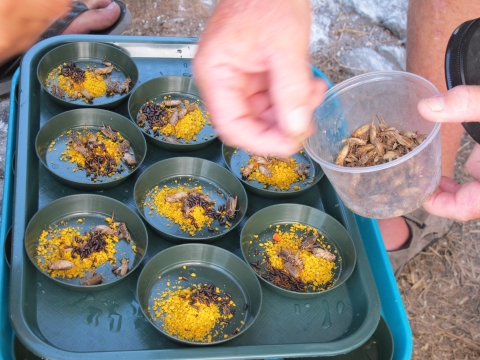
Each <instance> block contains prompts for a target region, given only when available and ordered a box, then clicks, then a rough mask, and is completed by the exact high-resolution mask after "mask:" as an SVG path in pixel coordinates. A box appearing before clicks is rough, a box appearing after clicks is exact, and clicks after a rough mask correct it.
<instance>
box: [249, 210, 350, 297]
mask: <svg viewBox="0 0 480 360" xmlns="http://www.w3.org/2000/svg"><path fill="white" fill-rule="evenodd" d="M292 223H300V224H303V225H308V226H311V227H314V228H316V229H317V230H318V231H319V233H320V234H322V235H324V236H325V242H326V243H327V244H329V245H331V247H332V250H337V253H336V257H337V259H336V260H335V263H336V266H337V269H336V270H335V271H334V280H333V285H332V286H331V287H330V288H328V289H326V290H320V291H315V292H295V291H291V290H287V289H284V288H281V287H279V286H276V285H273V284H272V283H271V282H270V281H267V280H266V279H264V278H263V277H262V276H261V275H262V274H263V273H264V271H265V264H262V265H261V268H257V267H255V266H253V265H252V268H253V269H254V271H255V273H256V274H257V276H258V277H259V279H260V280H261V281H262V283H263V284H264V285H265V286H267V287H268V288H269V289H270V290H272V291H273V292H275V293H277V294H279V295H282V296H286V297H290V298H297V299H307V298H313V297H317V296H322V295H323V294H326V293H327V292H329V291H331V290H333V289H335V288H338V287H339V286H341V285H342V284H343V283H344V282H345V281H346V280H347V279H348V278H349V277H350V275H351V274H352V272H353V270H354V268H355V262H356V257H357V253H356V251H355V246H354V244H353V240H352V238H351V237H350V234H349V233H348V232H347V230H346V229H345V228H344V227H343V226H342V224H340V223H339V222H338V221H337V220H335V219H334V218H333V217H331V216H330V215H328V214H326V213H324V212H322V211H320V210H318V209H315V208H312V207H309V206H305V205H299V204H279V205H273V206H269V207H266V208H264V209H262V210H260V211H257V212H256V213H255V214H253V215H252V216H251V217H250V218H249V219H248V221H247V222H246V223H245V225H244V227H243V229H242V233H241V239H240V248H241V250H242V254H243V257H244V258H245V259H246V261H247V263H249V264H251V263H252V262H255V263H257V262H258V261H260V262H262V261H263V260H264V254H263V253H264V252H263V250H262V246H260V244H262V243H264V242H265V241H267V240H271V239H272V236H273V234H274V233H275V225H288V224H292ZM299 235H300V234H299Z"/></svg>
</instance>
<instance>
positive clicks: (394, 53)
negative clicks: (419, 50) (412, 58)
mask: <svg viewBox="0 0 480 360" xmlns="http://www.w3.org/2000/svg"><path fill="white" fill-rule="evenodd" d="M377 51H378V52H379V54H380V55H383V56H384V57H386V58H387V59H388V60H390V61H391V62H392V63H394V64H395V65H397V66H398V67H399V68H400V69H402V70H403V71H405V70H406V67H407V51H406V50H405V48H404V47H402V46H393V45H382V46H379V47H378V49H377Z"/></svg>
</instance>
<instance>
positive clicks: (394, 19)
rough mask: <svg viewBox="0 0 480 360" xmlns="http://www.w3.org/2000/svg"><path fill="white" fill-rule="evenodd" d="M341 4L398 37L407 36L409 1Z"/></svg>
mask: <svg viewBox="0 0 480 360" xmlns="http://www.w3.org/2000/svg"><path fill="white" fill-rule="evenodd" d="M340 3H341V4H342V5H345V6H347V7H350V8H351V9H352V10H353V11H355V12H356V13H357V14H360V15H362V16H365V17H366V18H368V19H369V20H370V21H372V22H373V23H375V24H378V25H381V26H383V27H386V28H387V29H389V30H390V31H391V32H392V33H393V34H395V35H396V36H398V37H400V38H403V37H405V36H406V29H407V6H408V1H407V0H369V1H365V0H340Z"/></svg>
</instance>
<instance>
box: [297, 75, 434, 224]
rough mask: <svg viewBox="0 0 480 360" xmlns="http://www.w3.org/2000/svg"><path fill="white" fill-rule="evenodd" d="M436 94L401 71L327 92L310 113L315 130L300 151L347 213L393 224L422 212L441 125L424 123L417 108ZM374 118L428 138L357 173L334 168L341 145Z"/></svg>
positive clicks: (431, 87)
mask: <svg viewBox="0 0 480 360" xmlns="http://www.w3.org/2000/svg"><path fill="white" fill-rule="evenodd" d="M435 94H438V90H437V89H436V88H435V86H434V85H433V84H432V83H430V82H429V81H428V80H426V79H424V78H422V77H420V76H417V75H414V74H411V73H407V72H400V71H388V72H386V71H381V72H371V73H367V74H363V75H359V76H356V77H353V78H351V79H349V80H346V81H344V82H342V83H340V84H338V85H336V86H334V87H333V88H331V89H330V90H329V91H327V93H326V94H325V100H324V101H323V103H322V104H321V105H320V106H319V107H318V108H317V109H316V110H315V114H314V122H315V125H316V127H317V129H316V131H315V133H314V134H313V135H312V136H311V137H310V138H308V139H307V140H306V141H305V143H304V146H305V150H306V151H307V153H308V154H309V155H310V156H311V157H312V158H313V159H314V160H315V161H316V162H318V163H319V164H320V166H321V167H322V168H323V170H324V171H325V175H326V176H327V177H328V179H329V180H330V182H331V183H332V185H333V187H334V188H335V190H336V191H337V193H338V195H339V196H340V198H341V199H342V200H343V202H344V203H345V205H346V206H347V207H348V208H350V209H351V210H352V211H354V212H355V213H357V214H359V215H362V216H365V217H370V218H377V219H386V218H392V217H396V216H400V215H403V214H406V213H409V212H411V211H413V210H415V209H417V208H419V207H421V206H422V204H423V203H424V202H425V201H426V200H427V199H428V198H429V197H430V196H431V195H432V194H433V192H434V191H435V189H436V188H437V186H438V184H439V182H440V177H441V166H442V165H441V148H440V124H439V123H434V122H430V121H427V120H425V119H423V118H422V117H421V116H420V114H419V113H418V111H417V104H418V101H419V100H420V99H423V98H426V97H429V96H432V95H435ZM377 116H381V117H383V118H384V119H385V121H386V123H387V124H388V125H389V126H391V127H395V128H396V129H397V130H399V131H413V132H415V131H417V132H418V134H424V135H427V137H426V139H425V140H424V141H423V142H422V143H421V144H420V145H418V146H417V147H416V148H415V149H413V150H412V151H411V152H409V153H407V154H406V155H403V156H401V157H400V158H398V159H396V160H393V161H390V162H388V163H384V164H381V165H375V166H367V167H361V168H354V167H345V166H338V165H336V164H335V159H336V158H337V154H338V152H339V151H340V149H342V148H343V146H344V144H343V143H342V139H345V138H348V137H350V136H351V134H352V132H353V131H354V130H356V129H358V128H359V127H361V126H363V125H366V124H369V123H371V122H372V119H373V118H375V119H377ZM375 124H376V125H378V122H377V120H375ZM377 128H378V126H377Z"/></svg>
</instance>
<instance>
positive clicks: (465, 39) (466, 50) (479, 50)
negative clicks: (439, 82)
mask: <svg viewBox="0 0 480 360" xmlns="http://www.w3.org/2000/svg"><path fill="white" fill-rule="evenodd" d="M479 29H480V18H479V19H474V20H469V21H466V22H464V23H463V24H462V25H460V26H459V27H457V28H456V29H455V31H454V32H453V33H452V35H451V36H450V40H449V41H448V45H447V51H446V54H445V80H446V82H447V89H449V90H450V89H451V88H453V87H455V86H458V85H480V30H479ZM462 125H463V127H464V128H465V130H467V132H468V134H469V135H470V136H471V137H472V138H473V139H474V140H475V141H476V142H477V143H480V122H464V123H462Z"/></svg>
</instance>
